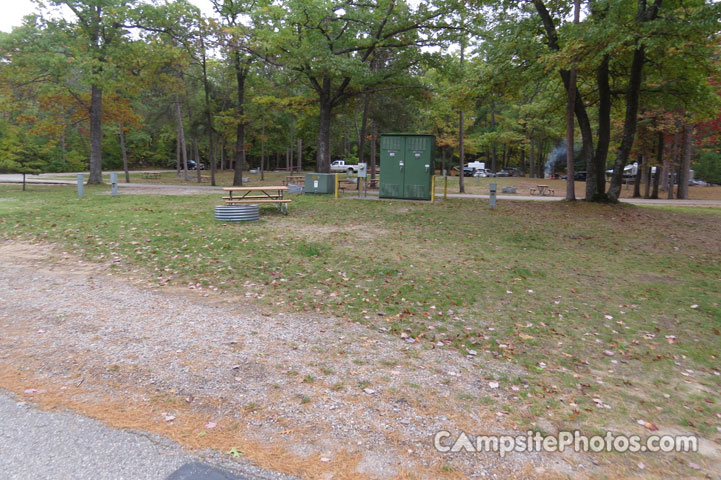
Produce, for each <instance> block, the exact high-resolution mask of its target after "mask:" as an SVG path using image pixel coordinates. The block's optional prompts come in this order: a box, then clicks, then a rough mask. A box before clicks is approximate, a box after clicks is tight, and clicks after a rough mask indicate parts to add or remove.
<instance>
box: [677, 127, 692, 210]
mask: <svg viewBox="0 0 721 480" xmlns="http://www.w3.org/2000/svg"><path fill="white" fill-rule="evenodd" d="M693 129H694V125H693V124H692V123H691V124H686V125H684V126H683V143H682V145H683V146H682V153H681V162H680V163H681V165H680V168H679V175H678V194H677V195H676V198H678V199H688V182H689V180H690V178H689V177H690V176H691V154H692V152H693Z"/></svg>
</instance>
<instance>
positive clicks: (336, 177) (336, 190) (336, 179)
mask: <svg viewBox="0 0 721 480" xmlns="http://www.w3.org/2000/svg"><path fill="white" fill-rule="evenodd" d="M338 175H339V174H337V173H336V174H335V198H338V187H339V185H338V178H339V177H338Z"/></svg>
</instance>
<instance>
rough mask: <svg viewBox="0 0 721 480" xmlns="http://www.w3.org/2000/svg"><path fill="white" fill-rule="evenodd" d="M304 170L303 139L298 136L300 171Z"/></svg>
mask: <svg viewBox="0 0 721 480" xmlns="http://www.w3.org/2000/svg"><path fill="white" fill-rule="evenodd" d="M302 171H303V139H302V138H300V137H298V173H300V172H302Z"/></svg>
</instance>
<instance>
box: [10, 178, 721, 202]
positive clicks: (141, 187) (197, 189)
mask: <svg viewBox="0 0 721 480" xmlns="http://www.w3.org/2000/svg"><path fill="white" fill-rule="evenodd" d="M154 171H156V170H154ZM157 171H158V172H162V171H170V170H157ZM172 171H174V170H172ZM106 173H107V172H106ZM72 175H74V174H40V175H33V176H31V175H28V176H27V183H44V184H60V185H75V184H76V183H77V181H76V180H75V179H68V180H65V179H62V178H60V176H67V177H71V176H72ZM20 182H22V175H18V174H3V175H0V183H20ZM118 186H119V187H121V188H128V189H132V190H133V193H146V192H147V193H149V194H170V195H173V194H176V193H177V194H178V195H180V194H183V195H186V194H188V193H197V194H205V193H213V192H214V191H217V192H221V191H222V189H221V187H211V186H202V185H190V184H187V185H162V184H155V183H123V182H122V181H121V183H119V184H118ZM377 195H378V194H377V193H369V194H368V197H365V198H367V199H377ZM374 196H375V197H374ZM346 198H355V197H346ZM436 198H437V199H438V198H443V195H436ZM448 198H470V199H473V198H477V199H488V195H476V194H467V193H449V194H448ZM496 198H497V199H498V201H508V200H521V201H526V200H528V201H535V202H558V201H561V200H563V197H542V196H538V195H532V196H529V195H498V196H497V197H496ZM579 200H581V197H579ZM621 202H622V203H630V204H632V205H657V206H674V207H712V208H721V200H693V199H691V200H668V199H658V200H650V199H643V198H622V199H621Z"/></svg>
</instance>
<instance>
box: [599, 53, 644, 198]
mask: <svg viewBox="0 0 721 480" xmlns="http://www.w3.org/2000/svg"><path fill="white" fill-rule="evenodd" d="M645 59H646V48H645V47H644V46H643V45H638V46H637V47H636V49H635V50H634V52H633V61H632V62H631V77H630V78H629V81H628V91H627V92H626V117H625V119H624V124H623V136H622V139H621V146H620V147H619V149H618V153H617V154H616V161H615V162H614V164H613V174H612V175H611V185H610V186H609V187H608V196H609V198H610V199H611V200H614V201H615V200H618V197H619V196H620V195H621V186H622V184H623V168H624V166H626V163H628V156H629V154H630V153H631V148H632V147H633V142H634V140H635V137H636V125H637V124H638V107H639V97H640V92H641V80H642V78H641V74H642V73H643V63H644V61H645Z"/></svg>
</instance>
